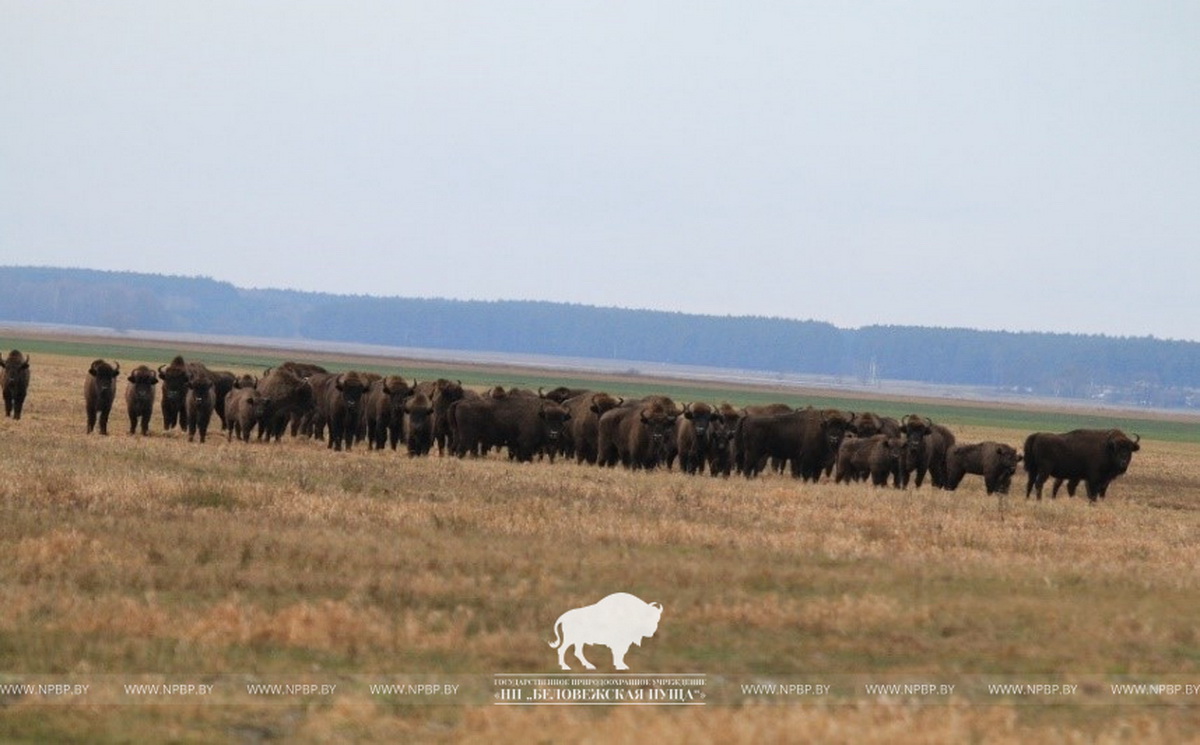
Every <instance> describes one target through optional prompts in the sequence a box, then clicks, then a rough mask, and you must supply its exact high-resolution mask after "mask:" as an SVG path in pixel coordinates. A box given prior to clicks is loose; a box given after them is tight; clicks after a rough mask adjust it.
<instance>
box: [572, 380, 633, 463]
mask: <svg viewBox="0 0 1200 745" xmlns="http://www.w3.org/2000/svg"><path fill="white" fill-rule="evenodd" d="M624 403H625V399H623V398H613V397H612V396H610V395H608V394H607V393H581V394H580V395H578V396H574V397H572V398H569V399H567V400H566V401H565V402H564V403H563V405H564V406H566V407H567V411H569V412H570V414H571V426H570V427H568V428H567V431H566V433H565V435H566V439H567V441H568V442H569V443H570V447H571V449H572V452H574V454H575V462H576V463H583V462H584V461H586V462H588V463H590V464H593V465H594V464H595V463H596V459H597V456H598V453H599V450H598V448H599V440H600V417H601V416H603V414H604V412H606V411H609V410H610V409H615V408H617V407H618V406H621V405H622V404H624Z"/></svg>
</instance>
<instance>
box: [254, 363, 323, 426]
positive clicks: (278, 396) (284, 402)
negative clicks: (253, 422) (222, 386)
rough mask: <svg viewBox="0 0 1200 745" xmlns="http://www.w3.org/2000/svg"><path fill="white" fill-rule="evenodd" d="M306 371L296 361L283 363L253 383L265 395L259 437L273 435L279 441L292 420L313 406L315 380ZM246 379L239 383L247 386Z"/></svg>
mask: <svg viewBox="0 0 1200 745" xmlns="http://www.w3.org/2000/svg"><path fill="white" fill-rule="evenodd" d="M305 372H306V371H305V370H303V369H301V368H299V367H298V366H296V364H295V363H284V364H282V365H280V366H279V367H274V368H269V369H268V370H267V371H266V372H264V373H263V376H262V379H261V380H259V381H258V382H257V385H256V386H254V387H255V389H256V390H257V391H258V392H259V393H260V394H262V396H263V397H264V398H265V399H266V403H265V404H264V409H263V413H262V419H261V420H260V422H259V427H258V439H260V440H262V439H268V440H269V439H271V438H274V439H275V441H276V442H278V441H279V439H280V438H281V437H282V436H283V430H284V429H285V428H286V427H287V423H288V421H289V420H291V421H293V422H296V421H300V420H302V419H303V418H305V417H306V416H308V414H309V413H310V412H311V411H312V410H313V408H314V406H315V402H314V397H313V386H312V381H311V380H310V379H309V376H308V375H306V374H305ZM245 382H246V378H245V377H243V379H242V380H241V381H240V382H239V385H241V386H245Z"/></svg>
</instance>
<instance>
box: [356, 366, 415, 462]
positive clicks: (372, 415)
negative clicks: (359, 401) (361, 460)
mask: <svg viewBox="0 0 1200 745" xmlns="http://www.w3.org/2000/svg"><path fill="white" fill-rule="evenodd" d="M412 394H413V388H412V386H410V385H409V384H408V383H407V382H405V380H404V378H402V377H400V376H399V375H389V376H388V377H386V378H381V379H379V380H375V381H372V383H371V387H370V388H369V389H368V390H367V394H366V398H365V400H364V401H363V416H364V418H365V420H366V425H367V446H368V447H369V448H375V449H378V450H383V447H384V445H385V444H390V445H391V448H392V450H395V449H396V446H397V445H399V443H400V441H401V440H402V439H404V402H405V401H406V400H408V397H409V396H411V395H412Z"/></svg>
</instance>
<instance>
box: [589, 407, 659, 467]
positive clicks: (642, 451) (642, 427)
mask: <svg viewBox="0 0 1200 745" xmlns="http://www.w3.org/2000/svg"><path fill="white" fill-rule="evenodd" d="M679 415H680V412H679V409H678V407H676V406H675V403H674V402H673V401H671V399H669V398H667V397H665V396H650V397H647V398H644V399H642V400H641V401H636V402H633V403H631V404H625V405H623V406H620V407H618V408H615V409H610V410H609V411H606V412H605V413H604V415H603V416H601V417H600V421H599V424H598V427H597V430H598V437H597V447H596V450H597V458H596V461H597V463H599V464H600V465H602V466H613V465H616V463H617V461H618V460H619V461H620V462H621V463H622V464H623V465H624V466H625V467H626V468H632V469H634V470H638V469H641V468H645V469H647V470H649V469H652V468H654V467H656V466H657V465H658V464H659V463H667V462H668V459H669V458H670V457H671V453H672V450H673V449H674V448H675V444H674V439H675V420H676V419H677V418H678V417H679Z"/></svg>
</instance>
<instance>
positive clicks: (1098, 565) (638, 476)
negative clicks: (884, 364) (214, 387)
mask: <svg viewBox="0 0 1200 745" xmlns="http://www.w3.org/2000/svg"><path fill="white" fill-rule="evenodd" d="M142 361H143V360H121V363H122V368H123V369H124V368H125V367H126V366H128V367H130V368H132V366H133V365H134V364H136V363H137V362H142ZM144 361H145V362H147V363H154V364H158V363H159V362H162V360H144ZM88 362H90V360H82V359H79V358H70V357H53V356H51V355H39V356H38V358H37V360H36V365H37V366H36V368H35V369H34V371H33V372H34V376H33V386H32V390H31V392H30V398H29V401H28V402H27V406H26V416H25V418H24V419H22V421H20V422H12V421H11V420H0V443H2V445H0V446H2V447H3V453H4V457H3V459H2V460H0V545H2V546H3V547H4V549H5V552H6V554H5V555H6V556H8V557H9V560H8V561H7V562H4V563H3V564H2V565H0V669H2V670H3V671H4V672H5V674H6V675H7V677H8V679H11V678H12V676H21V675H25V676H45V675H67V676H69V675H71V674H76V675H110V676H122V675H158V676H174V677H175V678H181V677H182V678H187V677H189V676H192V677H196V676H203V675H218V676H220V675H224V676H236V675H260V676H261V675H265V676H271V675H275V676H279V675H290V674H304V675H318V676H319V675H346V676H366V675H376V674H378V675H415V674H431V673H432V674H445V675H462V676H476V677H480V678H483V679H485V681H486V679H487V678H488V677H489V676H491V675H492V674H495V673H500V672H513V671H516V672H553V671H555V669H556V665H555V659H554V653H553V652H552V651H549V650H547V647H546V640H548V639H549V638H551V636H552V634H553V631H552V628H551V626H552V624H553V622H554V619H555V618H556V617H557V615H558V614H559V613H561V612H562V611H564V610H566V609H568V608H571V607H575V606H579V605H585V604H588V603H591V602H595V601H596V600H598V599H599V598H600V597H602V596H604V595H606V594H608V593H610V592H614V591H619V590H623V591H628V592H632V593H634V594H637V595H638V596H639V597H642V598H644V599H646V600H657V601H659V602H661V603H662V604H663V605H664V607H665V611H664V616H663V623H662V625H661V626H660V629H659V632H658V634H656V635H655V636H654V637H653V638H652V639H650V640H648V641H647V642H646V643H645V644H644V645H643V646H641V647H634V648H633V650H632V651H631V652H630V654H629V657H628V660H629V662H630V664H631V666H633V667H634V669H635V670H638V671H655V672H662V671H666V672H670V671H686V672H696V671H699V672H705V673H708V674H709V675H711V676H761V675H769V676H784V677H787V676H807V677H814V678H820V676H823V675H824V676H828V677H831V678H836V677H838V676H848V675H879V676H885V677H886V676H905V675H941V676H970V675H981V676H987V675H1003V676H1014V675H1016V676H1020V675H1035V674H1036V675H1057V676H1073V675H1081V676H1087V675H1114V676H1115V675H1131V676H1138V675H1142V676H1154V675H1159V676H1170V677H1172V679H1174V678H1178V677H1180V676H1193V677H1195V676H1196V674H1197V673H1198V672H1200V670H1198V668H1200V653H1198V652H1197V632H1196V613H1195V598H1196V596H1197V590H1198V589H1200V587H1198V585H1200V574H1198V573H1197V572H1196V567H1197V566H1200V502H1198V500H1197V497H1198V496H1200V489H1198V488H1197V487H1198V485H1200V458H1198V457H1197V456H1198V455H1200V447H1198V446H1196V445H1190V444H1178V443H1163V442H1156V441H1144V442H1143V444H1144V447H1143V450H1142V452H1140V453H1138V454H1137V456H1136V458H1135V461H1134V466H1133V468H1132V469H1131V472H1130V473H1129V474H1128V475H1127V476H1126V477H1124V478H1123V479H1121V480H1120V481H1118V482H1117V483H1116V484H1115V485H1114V486H1113V487H1112V488H1111V489H1110V495H1109V497H1108V499H1107V500H1105V501H1103V502H1101V503H1099V504H1098V505H1095V506H1092V505H1089V504H1088V503H1087V501H1086V499H1080V498H1077V499H1066V498H1060V499H1058V500H1045V501H1042V502H1036V501H1026V500H1025V498H1024V497H1023V491H1024V477H1023V475H1020V476H1018V477H1017V479H1016V481H1017V483H1016V484H1014V494H1013V495H1011V496H1009V497H1007V498H1004V499H997V498H996V497H987V496H985V495H984V493H983V488H982V484H981V483H979V482H978V480H976V479H972V478H969V479H968V481H967V482H966V483H965V484H964V486H963V487H962V488H961V489H960V490H959V491H958V492H956V493H953V494H950V493H943V492H935V491H931V490H930V489H929V488H928V487H925V488H924V489H922V490H920V491H908V492H904V493H899V492H895V491H892V490H876V489H873V488H871V487H867V486H862V485H854V486H844V485H842V486H838V485H832V484H827V483H823V484H821V485H817V486H814V485H805V484H800V483H797V482H794V481H792V480H791V479H788V478H782V477H778V476H767V477H763V478H760V479H756V480H754V481H745V480H742V479H731V480H714V479H709V478H706V477H705V478H689V477H686V476H683V475H681V474H678V473H652V474H645V473H628V472H625V471H621V470H600V469H596V468H591V467H586V466H577V465H575V464H573V463H561V462H560V463H556V464H554V465H553V466H551V465H550V464H548V463H534V464H524V465H516V464H511V463H509V462H508V461H507V460H506V459H504V458H501V457H499V456H493V457H491V458H487V459H483V460H465V461H458V460H453V459H438V458H436V457H434V458H427V459H419V460H410V459H408V458H407V457H404V456H401V455H397V454H394V453H391V452H386V453H369V452H367V451H366V450H365V449H355V450H354V451H353V452H351V453H333V452H330V451H328V450H326V448H325V447H324V446H323V445H321V444H319V443H315V442H311V441H308V440H285V441H284V442H283V443H280V444H270V445H267V444H259V443H250V444H249V445H244V444H242V443H239V442H236V441H235V442H233V443H227V442H226V441H225V439H224V438H223V437H220V436H213V437H210V439H209V442H208V443H206V444H204V445H200V444H199V443H192V444H189V443H188V442H187V441H186V436H184V435H181V434H180V433H179V432H178V431H175V432H171V433H163V432H162V431H161V418H159V419H158V420H156V421H155V422H154V423H153V425H152V436H150V437H148V438H143V437H140V436H136V437H130V436H128V435H126V434H125V432H126V431H127V420H125V418H124V416H123V414H121V413H120V412H119V411H118V412H114V416H113V418H112V421H111V423H110V431H111V432H113V434H111V435H110V436H109V437H107V438H101V437H99V436H97V435H92V436H90V437H89V436H87V435H85V434H84V414H83V404H82V394H81V390H80V389H81V385H82V378H83V375H84V371H85V370H86V367H87V364H88ZM118 408H119V407H118ZM156 415H157V412H156ZM210 434H211V433H210ZM956 434H957V435H958V437H959V439H960V440H962V441H971V440H978V439H998V440H1003V441H1008V442H1010V443H1013V444H1018V443H1019V442H1020V441H1021V439H1022V438H1023V436H1024V434H1025V433H1023V432H1013V431H1006V430H1003V429H994V428H983V427H978V428H973V429H971V428H956ZM1018 492H1019V493H1018ZM593 650H595V651H593ZM588 653H589V656H590V657H591V658H592V659H593V661H594V662H599V663H600V664H601V666H602V669H608V668H607V667H606V666H608V665H609V658H608V656H607V651H606V650H603V649H599V648H594V647H593V648H589V652H588ZM359 688H361V686H360V687H359ZM343 690H344V691H345V692H344V693H343V694H341V695H339V696H337V697H335V698H334V699H332V700H329V701H317V702H314V701H308V700H303V701H287V702H279V701H274V702H263V703H258V702H246V701H240V702H237V703H230V704H227V705H199V704H184V703H181V704H178V705H174V706H171V707H154V706H138V705H115V706H89V705H86V704H81V705H76V706H55V707H52V709H53V711H54V712H55V716H54V717H50V718H47V717H45V716H44V715H43V712H44V711H46V710H47V707H44V706H39V705H37V703H36V702H35V701H33V700H31V699H29V698H28V697H26V698H23V699H20V700H13V701H9V702H8V705H7V707H6V708H5V712H6V714H5V716H4V717H2V718H0V733H3V736H4V737H6V738H8V739H32V740H39V739H41V740H46V739H87V740H128V739H135V740H158V739H178V740H183V741H187V740H209V739H217V740H226V739H232V740H240V739H251V740H253V739H255V738H268V737H280V738H288V739H293V740H300V741H329V740H411V739H425V740H437V741H480V742H483V741H487V742H492V741H514V740H519V741H556V742H559V741H565V742H613V741H616V742H621V741H630V742H635V741H636V742H642V741H647V740H651V741H653V740H660V741H669V742H718V741H719V742H723V743H724V742H773V741H779V742H785V741H786V742H790V741H796V740H801V741H821V742H897V741H904V740H910V739H911V740H916V741H922V742H962V741H980V740H986V741H998V742H1007V741H1012V742H1037V741H1044V742H1049V741H1054V742H1058V741H1087V742H1092V741H1098V742H1130V741H1136V742H1154V741H1161V742H1174V741H1181V740H1186V739H1187V738H1189V737H1193V735H1192V734H1191V733H1192V732H1193V731H1194V728H1195V726H1196V724H1198V723H1200V721H1198V719H1200V717H1197V704H1198V702H1195V701H1193V702H1190V704H1189V705H1187V706H1174V707H1149V708H1147V707H1137V706H1065V707H1064V706H1056V707H1049V706H1040V705H1039V706H1033V705H1021V704H1020V703H1017V702H1012V701H1007V700H1006V701H1004V702H1002V703H991V704H982V703H980V702H978V701H973V700H970V699H969V697H960V698H955V699H952V700H951V701H949V702H948V703H947V702H943V703H939V704H929V703H926V704H918V703H913V702H904V701H896V702H881V701H873V700H871V701H868V700H863V699H861V698H855V697H852V696H851V697H843V698H841V699H838V700H837V701H835V702H832V703H826V704H816V703H812V704H791V705H772V706H763V705H754V704H752V703H740V704H729V705H725V704H722V705H715V706H710V707H708V708H706V709H704V710H696V709H689V710H685V711H669V710H646V709H623V708H614V709H606V708H600V709H588V708H582V707H580V708H559V709H506V708H496V707H490V706H487V705H485V704H483V703H477V704H476V705H463V706H421V705H408V704H403V703H397V702H396V701H394V700H380V699H377V698H372V697H371V696H370V695H369V693H367V692H366V691H363V690H359V689H355V688H354V687H353V686H350V687H349V688H343ZM164 734H165V738H164Z"/></svg>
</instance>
